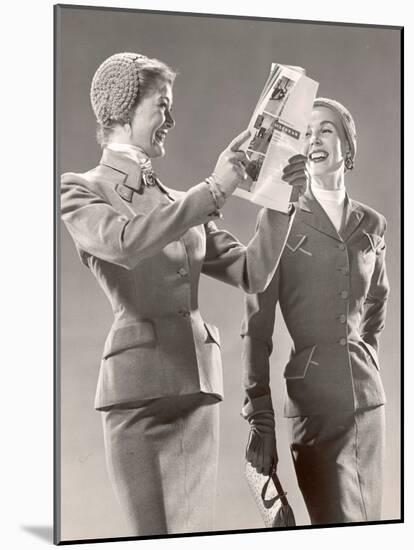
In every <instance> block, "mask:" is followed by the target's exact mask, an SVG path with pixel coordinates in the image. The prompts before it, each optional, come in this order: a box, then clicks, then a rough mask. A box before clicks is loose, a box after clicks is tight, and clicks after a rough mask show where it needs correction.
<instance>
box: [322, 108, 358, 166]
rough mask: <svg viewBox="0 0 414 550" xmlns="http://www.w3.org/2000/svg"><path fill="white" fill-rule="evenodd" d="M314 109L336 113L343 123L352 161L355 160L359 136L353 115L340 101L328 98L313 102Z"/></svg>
mask: <svg viewBox="0 0 414 550" xmlns="http://www.w3.org/2000/svg"><path fill="white" fill-rule="evenodd" d="M313 106H314V107H327V108H328V109H331V110H332V111H334V112H335V113H336V114H337V115H338V117H339V120H340V121H341V122H342V126H343V127H344V130H345V135H346V138H347V140H348V143H349V147H350V149H351V150H350V153H351V159H352V161H354V160H355V155H356V151H357V135H356V127H355V122H354V119H353V118H352V116H351V113H350V112H349V111H348V109H347V108H346V107H344V106H343V105H342V104H341V103H339V101H335V100H334V99H329V98H327V97H317V98H316V99H315V101H314V102H313Z"/></svg>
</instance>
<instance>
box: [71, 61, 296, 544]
mask: <svg viewBox="0 0 414 550" xmlns="http://www.w3.org/2000/svg"><path fill="white" fill-rule="evenodd" d="M174 78H175V73H174V72H173V71H172V70H171V69H170V68H169V67H168V66H167V65H165V64H164V63H162V62H160V61H158V60H154V59H149V58H147V57H145V56H142V55H139V54H134V53H121V54H115V55H113V56H111V57H110V58H108V59H107V60H106V61H104V62H103V63H102V65H101V66H100V67H99V68H98V70H97V72H96V73H95V76H94V78H93V81H92V86H91V101H92V107H93V110H94V113H95V115H96V119H97V121H98V125H99V140H100V142H101V144H102V146H103V155H102V159H101V162H100V164H99V166H97V167H96V168H94V169H93V170H91V171H89V172H86V173H84V174H76V173H66V174H64V175H63V176H62V203H61V204H62V218H63V221H64V222H65V224H66V227H67V229H68V231H69V233H70V234H71V236H72V237H73V239H74V241H75V244H76V247H77V249H78V252H79V255H80V258H81V260H82V262H83V263H84V264H85V265H86V266H87V267H88V268H89V269H90V270H91V271H92V273H93V274H94V275H95V277H96V279H97V281H98V283H99V284H100V286H101V287H102V289H103V290H104V292H105V294H106V295H107V297H108V298H109V301H110V303H111V306H112V309H113V313H114V323H113V325H112V327H111V330H110V332H109V334H108V337H107V340H106V344H105V348H104V352H103V357H102V362H101V368H100V373H99V381H98V387H97V393H96V400H95V407H96V409H98V410H100V411H102V419H103V429H104V438H105V451H106V457H107V464H108V471H109V475H110V478H111V481H112V484H113V486H114V489H115V492H116V494H117V496H118V498H119V501H120V503H121V506H122V508H123V510H124V511H125V514H126V517H127V519H128V521H129V524H130V526H131V534H134V535H156V534H165V533H183V532H190V531H191V532H196V531H207V530H211V529H213V511H214V498H215V483H216V475H217V456H218V432H219V430H218V427H219V426H218V411H219V409H218V403H219V401H220V400H221V399H222V394H223V389H222V373H221V358H220V339H219V335H218V330H217V328H216V327H215V326H214V325H211V324H209V323H205V322H204V321H203V319H202V317H201V314H200V311H199V309H198V282H199V278H200V274H201V273H205V274H207V275H210V276H213V277H215V278H217V279H220V280H222V281H224V282H226V283H229V284H232V285H234V286H237V287H240V288H241V289H243V290H245V291H247V292H258V291H261V290H264V288H265V287H266V285H267V283H268V281H269V280H270V278H271V277H272V274H273V272H274V270H275V268H276V266H277V262H278V258H279V257H280V254H281V252H282V249H283V246H284V244H285V241H286V237H287V234H288V232H289V229H290V226H291V219H292V218H291V217H290V216H289V215H286V214H283V213H280V212H275V211H269V210H265V209H264V210H263V211H262V212H261V214H260V217H259V221H258V225H257V229H256V233H255V235H254V237H253V238H252V240H251V242H250V243H249V245H248V246H247V247H245V246H243V245H242V244H241V243H240V242H239V241H238V240H236V239H235V238H234V237H233V236H232V235H230V234H229V233H228V232H226V231H223V230H221V229H218V228H217V226H216V225H215V223H214V222H213V219H214V218H217V217H219V216H220V208H221V207H222V206H223V205H224V203H225V201H226V199H227V197H229V196H230V195H231V194H232V193H233V191H234V190H235V188H236V187H237V185H238V184H239V183H241V182H243V181H244V179H245V178H246V177H247V176H246V171H245V164H246V162H247V159H246V156H245V154H244V153H243V152H241V151H239V150H238V149H239V146H240V145H241V144H242V143H243V142H244V141H245V140H246V139H247V138H248V135H249V134H248V132H244V133H243V134H241V135H240V136H239V137H237V138H236V139H235V140H233V142H232V143H231V144H230V146H229V147H228V148H226V149H225V150H224V151H223V153H222V154H221V155H220V157H219V159H218V161H217V164H216V166H215V169H214V172H213V174H212V175H211V176H209V177H208V178H206V180H205V181H203V182H201V183H199V184H197V185H195V186H194V187H192V188H190V189H189V190H188V191H187V192H177V191H174V190H172V189H170V188H168V187H165V186H164V185H163V184H162V183H161V182H160V181H159V179H158V178H157V177H156V175H155V174H154V172H153V170H152V167H151V158H155V157H161V156H164V154H165V146H166V139H167V135H168V132H169V131H170V130H171V129H172V128H173V127H174V120H173V118H172V115H171V109H172V103H173V95H172V87H173V82H174ZM304 169H305V163H304V158H303V157H300V156H299V157H296V158H294V159H293V160H292V163H291V164H290V176H289V177H288V180H289V182H290V183H292V184H293V185H298V186H299V187H300V186H302V185H303V184H304V181H305V173H304Z"/></svg>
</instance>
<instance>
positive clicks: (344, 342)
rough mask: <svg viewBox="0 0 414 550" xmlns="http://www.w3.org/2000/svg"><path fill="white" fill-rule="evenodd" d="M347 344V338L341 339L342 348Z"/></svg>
mask: <svg viewBox="0 0 414 550" xmlns="http://www.w3.org/2000/svg"><path fill="white" fill-rule="evenodd" d="M346 342H347V340H346V338H341V339H340V340H339V343H340V345H341V346H346Z"/></svg>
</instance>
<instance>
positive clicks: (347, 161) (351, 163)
mask: <svg viewBox="0 0 414 550" xmlns="http://www.w3.org/2000/svg"><path fill="white" fill-rule="evenodd" d="M345 168H346V169H347V170H352V169H353V168H354V160H353V158H352V156H351V153H350V151H347V152H346V154H345Z"/></svg>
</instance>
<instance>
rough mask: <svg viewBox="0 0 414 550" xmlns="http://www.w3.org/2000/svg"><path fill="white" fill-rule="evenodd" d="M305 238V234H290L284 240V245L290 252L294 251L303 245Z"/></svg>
mask: <svg viewBox="0 0 414 550" xmlns="http://www.w3.org/2000/svg"><path fill="white" fill-rule="evenodd" d="M306 238H307V237H306V235H300V234H297V235H290V236H289V239H288V240H287V242H286V247H287V248H288V249H289V250H290V251H291V252H296V251H297V250H298V249H299V248H300V247H301V246H302V245H303V243H305V242H306Z"/></svg>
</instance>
